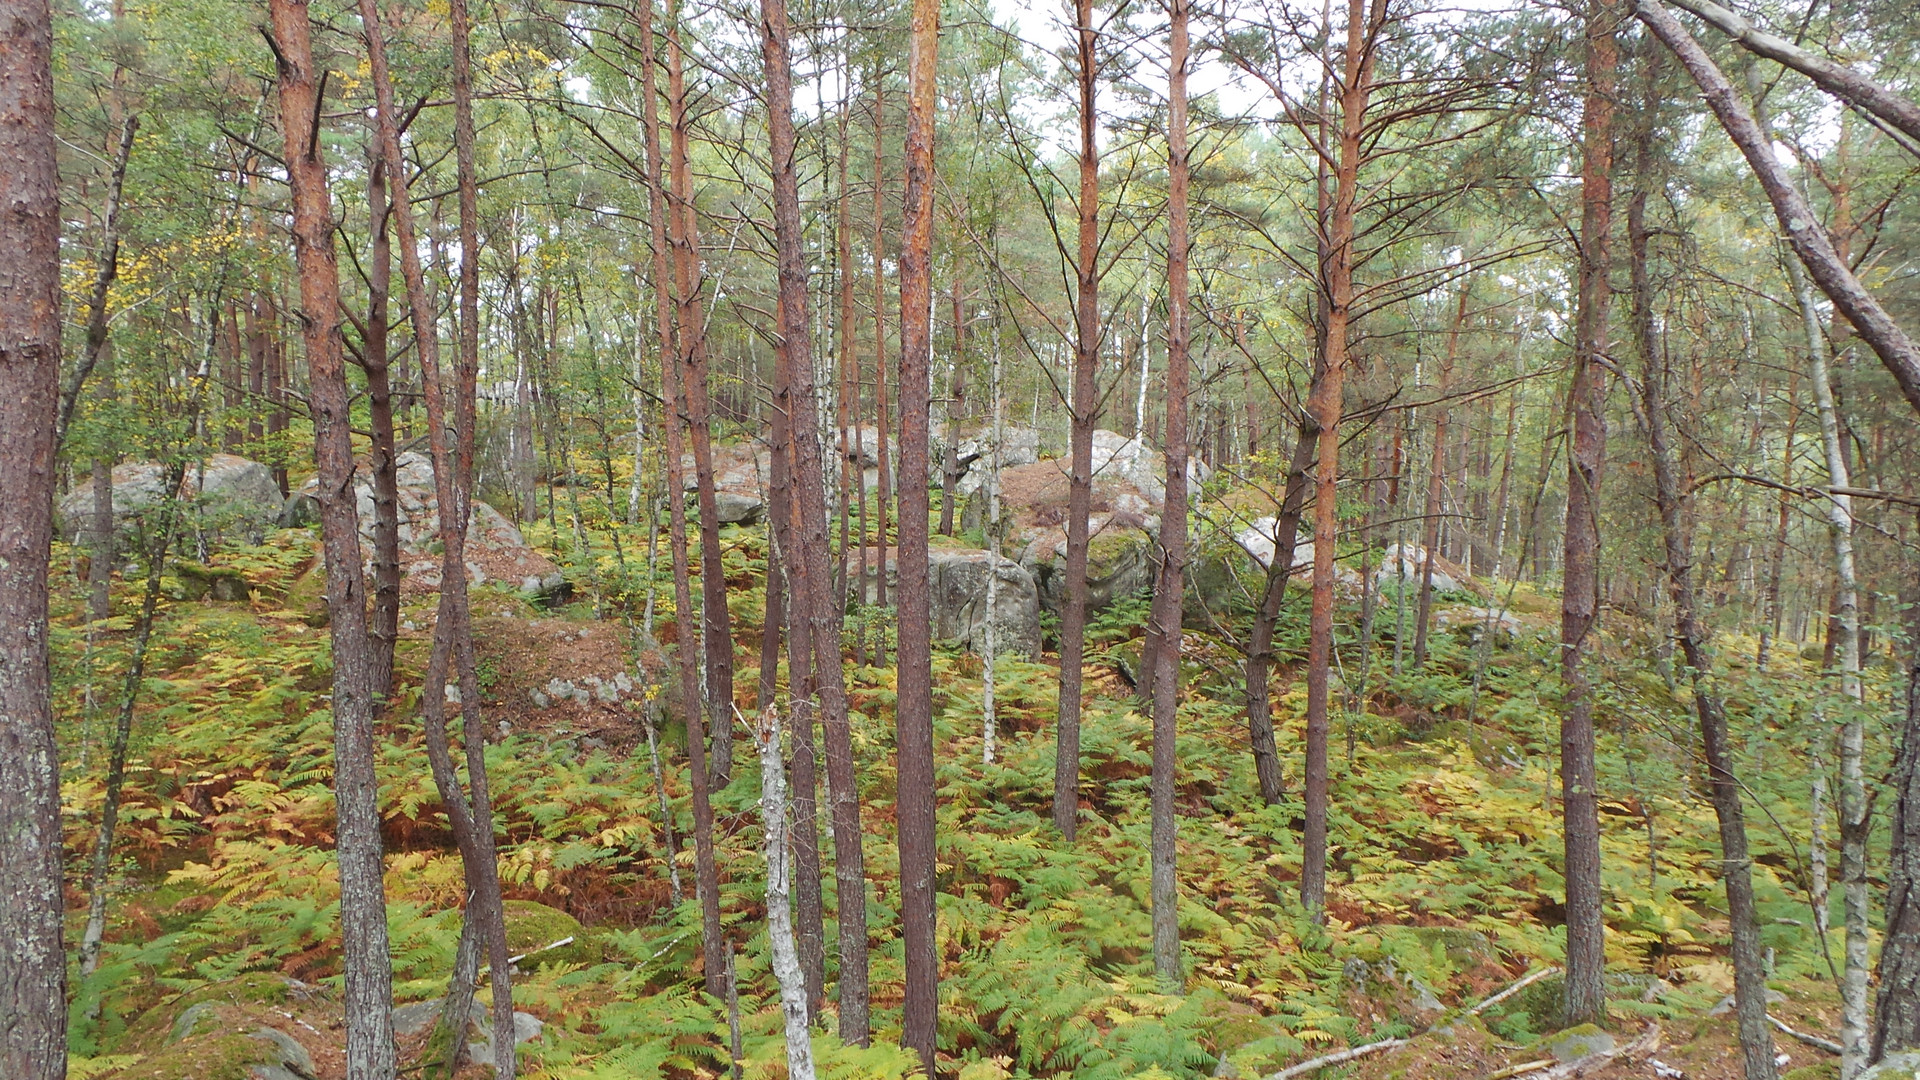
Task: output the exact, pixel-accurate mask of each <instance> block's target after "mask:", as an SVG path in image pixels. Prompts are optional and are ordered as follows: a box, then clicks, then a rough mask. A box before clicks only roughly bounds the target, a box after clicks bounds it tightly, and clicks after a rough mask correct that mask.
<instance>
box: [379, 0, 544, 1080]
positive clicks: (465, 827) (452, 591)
mask: <svg viewBox="0 0 1920 1080" xmlns="http://www.w3.org/2000/svg"><path fill="white" fill-rule="evenodd" d="M359 7H360V19H361V25H362V29H363V31H364V33H365V35H366V39H367V59H368V66H369V72H370V77H371V80H372V82H373V88H374V99H375V102H376V104H377V112H378V130H379V141H380V156H381V161H382V163H383V164H384V167H385V168H384V171H385V173H386V180H387V185H388V192H387V194H388V198H389V199H390V201H391V207H392V209H391V215H390V217H389V219H388V220H389V223H390V224H391V225H392V227H393V233H394V239H395V240H397V241H398V242H399V247H400V274H401V278H402V280H403V281H404V283H405V286H406V294H407V304H408V308H409V311H410V315H411V319H410V321H411V324H412V330H413V344H414V353H415V355H416V356H417V358H418V360H419V363H420V381H421V389H422V391H423V392H424V393H423V396H424V397H425V399H426V411H427V438H428V442H429V444H430V445H431V447H432V454H433V480H434V485H433V486H434V497H435V500H436V504H437V507H438V514H437V517H438V532H439V540H440V544H441V560H440V597H439V604H438V610H437V612H436V617H435V621H434V633H433V650H432V654H431V655H430V656H429V658H428V662H427V673H426V681H425V684H424V685H423V686H422V688H421V711H422V712H423V714H424V716H423V725H422V726H423V727H424V729H425V735H426V743H427V752H428V762H429V765H430V766H431V768H432V771H433V779H434V785H435V787H436V789H438V791H439V794H440V798H441V802H442V803H443V804H445V806H446V808H447V817H448V821H449V823H450V824H451V825H452V831H453V834H454V840H455V843H456V844H457V845H458V846H459V849H460V862H461V865H462V867H463V869H464V872H465V877H466V884H467V888H468V890H469V893H470V895H471V897H472V899H471V901H470V902H469V903H468V906H467V914H466V921H467V922H468V923H471V924H472V926H473V934H474V940H475V942H476V944H484V945H485V946H486V949H487V953H488V963H489V964H490V965H491V968H492V978H493V1029H494V1039H493V1049H494V1067H495V1070H496V1072H497V1074H498V1075H499V1076H500V1077H501V1078H502V1080H512V1077H513V1075H514V1072H515V1057H514V1050H513V991H512V986H511V974H510V973H511V969H512V965H511V964H510V963H509V962H508V949H507V938H506V917H505V910H504V907H503V903H502V899H501V894H500V875H499V870H498V865H497V864H498V856H497V854H496V852H495V850H494V839H493V814H492V806H491V800H490V798H489V793H488V789H487V774H486V758H485V753H484V749H485V747H484V735H483V731H484V726H483V724H482V723H481V717H480V696H481V691H480V680H479V676H478V671H477V669H474V665H473V663H472V659H471V658H472V655H473V641H472V626H471V606H470V604H469V602H468V596H467V559H466V541H467V523H468V518H469V516H470V514H471V507H470V504H469V491H468V486H469V481H468V479H467V477H466V475H465V474H466V470H465V469H463V468H462V458H463V456H464V455H463V454H462V447H463V445H465V444H468V443H469V442H470V437H469V435H468V434H467V428H466V425H465V424H464V423H463V422H462V421H463V420H464V418H465V417H464V413H465V412H466V406H465V405H464V397H465V395H463V394H462V393H461V391H462V389H463V388H462V386H461V381H462V380H460V379H459V378H458V376H457V375H456V378H455V379H454V380H453V383H454V386H453V392H452V394H451V397H452V399H453V402H452V406H451V410H450V409H449V403H448V400H447V399H448V397H449V394H448V390H447V385H446V384H447V381H448V380H446V379H445V378H443V376H442V370H441V365H440V337H439V332H438V321H437V319H436V317H435V312H434V305H433V297H432V296H431V295H430V294H429V293H428V291H427V284H426V273H425V269H424V267H422V265H421V263H420V245H419V241H418V236H417V233H416V231H415V227H414V219H413V204H412V193H411V187H410V184H409V183H408V179H407V177H408V171H407V163H406V158H405V156H404V155H403V153H402V150H401V146H400V129H399V121H398V113H397V111H396V109H395V105H394V97H393V77H392V73H391V71H390V70H389V67H388V63H387V50H386V42H385V31H384V28H383V26H382V24H381V21H380V12H379V8H378V7H377V6H376V4H375V2H374V0H359ZM452 10H453V14H454V38H455V41H454V49H455V53H454V84H455V88H456V94H457V95H459V96H460V98H461V99H463V101H464V99H465V98H466V95H467V92H468V91H467V86H468V82H467V70H468V65H467V57H466V47H465V46H466V41H465V38H466V31H467V26H466V5H465V3H464V0H453V6H452ZM468 107H469V108H470V104H469V105H468ZM455 126H456V132H457V133H456V140H457V141H458V142H459V143H461V146H460V149H459V151H458V152H459V153H460V155H461V158H462V160H461V162H460V166H459V172H460V186H461V189H462V190H461V202H462V207H461V210H462V215H461V216H462V229H461V233H462V248H463V250H462V259H461V262H462V264H463V270H464V268H465V267H467V266H471V267H473V268H474V270H476V271H477V270H478V262H477V261H476V260H477V258H478V251H477V250H476V242H475V239H474V235H473V233H472V231H471V229H472V223H473V214H472V208H473V203H472V202H471V201H469V200H470V199H472V198H474V195H475V193H474V192H473V191H471V190H470V188H471V186H472V184H473V175H474V174H473V171H472V145H471V139H472V116H471V113H470V112H468V113H465V114H464V115H457V116H456V119H455ZM465 278H466V275H465V273H464V272H463V274H462V289H461V292H462V297H461V301H462V302H461V308H462V315H463V320H462V323H463V325H462V326H461V331H462V333H461V338H462V341H461V348H460V352H461V354H462V355H461V357H460V358H458V359H456V361H455V364H456V368H457V369H458V370H459V371H465V370H467V368H468V364H467V363H466V360H465V356H464V354H465V352H466V343H467V342H466V339H467V335H468V332H469V331H473V332H475V335H476V336H474V337H473V338H472V341H473V343H474V346H475V351H476V353H477V347H478V341H479V338H478V336H477V330H478V327H477V326H476V325H473V320H474V318H475V317H476V316H477V310H478V291H477V286H478V278H477V277H475V278H474V279H473V281H474V289H473V291H472V293H471V296H472V298H473V300H472V307H471V308H469V306H468V295H469V293H468V289H467V287H466V280H465ZM476 359H477V356H476ZM450 412H451V415H450ZM450 666H456V670H457V671H458V676H459V698H458V700H459V701H460V705H461V708H460V711H461V713H462V716H463V718H464V721H465V723H464V728H465V732H464V737H463V739H462V741H463V742H464V743H465V745H466V752H467V753H466V756H467V764H468V774H469V775H468V784H469V786H470V789H471V790H470V792H463V791H462V790H461V788H460V781H459V777H458V775H457V774H456V773H455V771H454V766H453V760H452V756H451V752H450V750H449V748H448V745H447V740H446V705H447V693H446V688H447V674H448V670H449V667H450ZM470 672H471V675H470ZM461 974H463V973H458V972H456V977H458V976H459V975H461ZM460 989H462V990H463V992H461V993H450V994H449V995H448V998H449V1001H450V1002H453V1004H454V1005H457V1004H458V1002H457V1001H455V1000H454V999H456V998H458V997H464V996H467V995H469V994H470V993H471V991H470V990H465V989H464V988H460ZM464 1016H465V1013H463V1012H457V1011H455V1009H454V1008H448V1009H446V1010H445V1019H446V1020H447V1021H449V1022H450V1023H451V1024H452V1025H453V1027H454V1030H453V1035H454V1038H453V1041H452V1044H451V1045H452V1049H451V1051H450V1053H451V1055H452V1060H451V1061H450V1062H449V1064H450V1065H451V1064H455V1063H457V1062H458V1060H459V1058H460V1056H461V1054H462V1053H463V1051H464V1047H465V1045H466V1031H465V1028H464V1026H463V1018H464Z"/></svg>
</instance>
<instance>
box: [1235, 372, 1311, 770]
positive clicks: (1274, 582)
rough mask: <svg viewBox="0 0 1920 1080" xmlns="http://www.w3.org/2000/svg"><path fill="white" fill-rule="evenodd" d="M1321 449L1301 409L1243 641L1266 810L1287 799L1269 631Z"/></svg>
mask: <svg viewBox="0 0 1920 1080" xmlns="http://www.w3.org/2000/svg"><path fill="white" fill-rule="evenodd" d="M1320 361H1321V362H1319V363H1317V364H1315V365H1314V374H1313V383H1312V385H1311V386H1310V387H1309V389H1308V391H1307V397H1308V400H1312V399H1313V398H1314V396H1315V394H1316V393H1317V388H1318V386H1319V383H1320V380H1321V379H1322V378H1324V377H1325V375H1326V364H1325V355H1324V352H1323V354H1322V356H1321V358H1320ZM1319 445H1320V424H1319V421H1318V419H1316V418H1315V417H1314V415H1313V412H1312V410H1310V409H1308V410H1302V411H1301V414H1300V433H1299V435H1298V437H1297V438H1296V439H1295V440H1294V446H1293V456H1292V457H1291V458H1289V459H1288V461H1287V486H1286V491H1285V493H1284V494H1283V495H1281V497H1280V512H1279V513H1278V514H1277V515H1276V516H1275V518H1274V527H1273V533H1274V553H1273V565H1272V566H1269V567H1268V568H1267V578H1266V591H1265V593H1264V594H1263V595H1262V597H1261V600H1260V609H1259V610H1258V611H1257V612H1255V613H1254V617H1253V629H1252V630H1251V631H1250V633H1249V635H1248V639H1247V732H1248V735H1249V737H1250V738H1251V740H1252V743H1253V767H1254V772H1255V774H1256V775H1257V776H1258V778H1259V781H1260V798H1261V799H1263V800H1264V801H1265V802H1266V803H1267V805H1269V806H1272V805H1274V804H1276V803H1278V802H1279V801H1280V799H1281V797H1282V796H1283V795H1285V794H1286V791H1285V787H1284V785H1283V784H1282V782H1281V777H1280V753H1279V750H1278V749H1277V748H1276V746H1275V744H1274V739H1273V702H1272V700H1271V695H1270V694H1269V692H1268V690H1267V672H1268V669H1269V667H1271V665H1272V663H1273V632H1274V630H1275V628H1276V627H1278V626H1279V623H1280V608H1281V605H1282V604H1284V603H1285V602H1286V595H1287V581H1288V579H1290V578H1291V577H1292V576H1293V572H1294V571H1295V570H1296V569H1298V568H1297V567H1295V566H1294V565H1293V550H1294V547H1295V546H1296V545H1295V538H1296V534H1298V533H1299V531H1300V516H1301V514H1302V513H1303V512H1304V510H1305V508H1306V505H1307V492H1308V490H1309V486H1310V485H1309V480H1310V478H1311V475H1312V473H1311V470H1312V467H1313V462H1314V458H1315V454H1316V452H1317V450H1318V447H1319Z"/></svg>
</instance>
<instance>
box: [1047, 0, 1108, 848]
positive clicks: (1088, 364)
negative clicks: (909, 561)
mask: <svg viewBox="0 0 1920 1080" xmlns="http://www.w3.org/2000/svg"><path fill="white" fill-rule="evenodd" d="M1074 32H1075V34H1076V42H1077V44H1076V48H1077V55H1078V57H1079V67H1078V71H1077V74H1078V78H1079V87H1080V196H1079V200H1078V204H1077V208H1078V211H1079V226H1080V237H1079V243H1080V247H1079V252H1078V257H1077V259H1076V260H1075V263H1074V267H1073V270H1074V318H1073V330H1074V339H1073V390H1072V400H1071V401H1070V402H1069V403H1068V415H1069V421H1068V425H1069V436H1068V441H1069V443H1070V446H1069V452H1068V462H1069V464H1068V474H1067V565H1066V575H1067V599H1066V604H1065V605H1064V606H1063V607H1062V609H1061V611H1060V698H1059V710H1058V711H1059V720H1058V729H1057V734H1056V738H1055V746H1054V759H1053V824H1054V827H1055V828H1058V829H1059V830H1060V833H1061V835H1063V836H1065V837H1066V838H1067V840H1069V841H1071V840H1073V837H1074V833H1075V832H1076V831H1077V830H1078V828H1079V817H1080V697H1081V684H1082V680H1083V676H1084V673H1083V671H1082V667H1083V664H1084V661H1085V653H1086V630H1087V543H1088V536H1087V517H1088V515H1089V514H1090V513H1091V512H1092V506H1093V425H1094V423H1095V421H1096V419H1097V413H1098V408H1099V406H1098V402H1097V401H1096V389H1095V386H1094V377H1095V373H1096V372H1097V370H1098V368H1099V366H1100V267H1099V260H1100V158H1099V151H1098V147H1097V146H1096V145H1095V141H1094V133H1095V131H1096V130H1097V129H1098V126H1099V116H1098V115H1097V114H1096V113H1095V111H1094V110H1095V107H1096V104H1097V98H1096V94H1097V93H1098V89H1099V70H1098V67H1099V61H1098V57H1097V55H1096V49H1097V46H1098V41H1097V35H1096V34H1095V32H1094V27H1093V0H1074Z"/></svg>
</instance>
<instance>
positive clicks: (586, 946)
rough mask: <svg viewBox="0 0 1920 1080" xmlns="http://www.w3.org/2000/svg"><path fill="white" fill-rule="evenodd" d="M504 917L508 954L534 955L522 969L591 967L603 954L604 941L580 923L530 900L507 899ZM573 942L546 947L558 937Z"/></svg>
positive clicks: (456, 923) (457, 921)
mask: <svg viewBox="0 0 1920 1080" xmlns="http://www.w3.org/2000/svg"><path fill="white" fill-rule="evenodd" d="M504 906H505V908H506V915H507V951H508V952H510V953H512V954H513V955H515V956H520V955H522V954H524V953H533V950H535V949H540V950H542V951H541V952H538V953H533V955H531V956H528V957H527V959H526V960H524V961H522V962H521V965H520V966H523V967H529V968H531V967H538V966H539V965H541V964H591V963H595V962H597V961H598V960H599V959H600V958H601V955H602V946H603V944H604V938H603V936H602V935H598V934H595V933H593V932H592V931H590V930H588V929H586V928H585V927H583V926H581V925H580V920H579V919H576V918H574V917H573V916H571V915H569V914H567V913H566V912H564V911H561V910H560V909H559V908H552V907H548V906H547V905H545V904H540V903H535V902H534V901H532V900H508V901H507V902H506V904H505V905H504ZM453 927H454V929H455V931H456V932H457V931H458V929H459V927H460V919H459V916H458V915H456V916H455V917H454V919H453ZM568 937H570V938H572V939H573V940H572V941H571V942H569V943H567V944H565V945H562V946H561V947H560V948H557V949H548V948H547V946H548V945H551V944H553V943H554V942H556V941H559V940H560V939H561V938H568Z"/></svg>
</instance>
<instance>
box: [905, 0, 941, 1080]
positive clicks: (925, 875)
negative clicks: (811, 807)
mask: <svg viewBox="0 0 1920 1080" xmlns="http://www.w3.org/2000/svg"><path fill="white" fill-rule="evenodd" d="M939 42H940V5H939V2H938V0H913V15H912V30H911V35H910V37H909V44H908V52H907V86H908V89H907V139H906V158H907V186H906V193H905V196H904V208H903V211H902V214H903V216H902V219H901V226H900V233H901V238H900V473H901V478H900V590H899V594H898V597H897V600H898V603H899V609H900V617H899V668H898V690H899V697H898V704H897V705H896V706H895V713H894V716H895V726H896V736H895V743H896V746H897V759H896V760H897V763H898V764H897V768H896V772H897V775H898V777H899V780H898V784H899V803H898V807H899V821H900V826H899V828H900V929H901V937H902V939H903V943H904V945H905V952H906V976H907V985H906V1000H905V1002H904V1004H903V1006H902V1020H901V1025H902V1030H901V1036H900V1042H901V1045H903V1046H905V1047H907V1048H909V1049H911V1050H914V1051H916V1052H917V1053H918V1054H919V1055H920V1063H921V1066H922V1068H924V1069H925V1070H926V1073H927V1076H929V1077H932V1076H935V1075H937V1074H936V1073H935V1071H934V1037H935V1020H936V1017H937V1013H938V1010H939V979H940V956H939V953H938V951H937V947H936V943H935V941H934V924H935V902H934V890H935V888H936V887H937V882H936V880H935V855H934V844H935V837H934V819H935V814H936V807H935V792H936V789H937V781H936V779H935V777H934V769H933V638H932V622H931V617H932V610H931V607H930V599H931V598H930V596H929V589H928V581H927V540H928V537H927V513H928V505H927V502H928V500H927V452H928V435H929V431H928V428H929V424H930V421H931V419H932V417H931V412H930V409H931V404H932V403H931V402H930V401H929V400H928V397H929V390H930V386H931V383H930V379H931V375H932V372H931V364H932V361H933V328H932V325H931V323H932V316H933V185H934V173H933V124H934V102H935V90H936V86H935V80H936V79H937V77H938V75H939V69H938V66H937V65H938V49H939Z"/></svg>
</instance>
